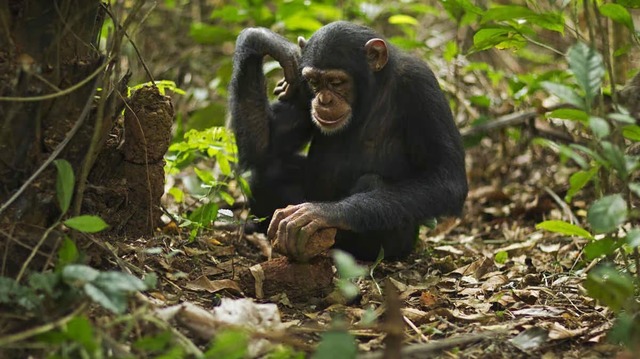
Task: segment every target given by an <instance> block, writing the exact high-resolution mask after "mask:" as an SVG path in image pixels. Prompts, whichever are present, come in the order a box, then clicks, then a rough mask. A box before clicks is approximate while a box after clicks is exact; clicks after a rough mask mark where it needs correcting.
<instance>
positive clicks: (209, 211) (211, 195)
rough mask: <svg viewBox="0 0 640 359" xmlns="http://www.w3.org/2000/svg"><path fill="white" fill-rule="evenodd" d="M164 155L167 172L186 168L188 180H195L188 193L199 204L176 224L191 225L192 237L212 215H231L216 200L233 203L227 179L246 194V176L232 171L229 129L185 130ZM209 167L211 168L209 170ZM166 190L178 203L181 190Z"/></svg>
mask: <svg viewBox="0 0 640 359" xmlns="http://www.w3.org/2000/svg"><path fill="white" fill-rule="evenodd" d="M165 158H166V160H167V165H166V167H165V170H166V172H167V173H168V174H174V175H175V174H178V173H179V172H180V171H185V170H186V169H190V170H192V171H193V173H194V175H195V176H192V177H190V178H191V180H192V181H191V182H193V180H195V182H196V183H197V184H196V185H195V186H193V185H192V186H191V192H190V195H191V196H192V197H194V198H195V199H196V200H197V202H198V204H199V205H198V206H197V207H196V208H195V209H194V210H193V211H192V212H191V213H190V214H188V215H186V216H184V217H183V218H182V219H181V220H182V222H181V224H180V225H181V226H183V227H188V228H190V229H191V237H192V238H193V237H195V235H196V234H197V233H198V232H199V231H200V230H201V229H203V228H206V227H207V226H209V225H210V224H211V223H212V222H213V221H215V220H216V219H219V218H222V219H227V220H230V219H231V218H232V216H231V215H229V214H228V213H227V212H225V211H221V210H219V203H220V201H223V202H224V203H226V204H227V205H229V206H231V205H233V204H234V203H235V198H234V196H233V193H232V189H231V188H230V185H231V181H233V182H234V183H236V184H237V185H238V186H239V188H240V190H241V191H242V193H244V194H247V195H250V190H249V185H248V183H247V181H246V179H245V178H244V177H242V176H240V175H238V174H237V173H236V172H235V171H233V167H234V166H235V164H236V163H237V161H238V159H237V155H236V147H235V140H234V138H233V134H232V133H231V131H230V130H229V129H227V128H225V127H211V128H208V129H206V130H203V131H198V130H189V131H187V132H186V133H185V134H184V138H183V140H182V141H178V142H175V143H173V144H172V145H171V146H170V147H169V154H168V155H167V156H166V157H165ZM209 167H213V168H215V169H214V170H210V169H209ZM214 173H215V174H214ZM169 194H170V195H171V196H172V197H173V198H174V200H175V201H176V202H178V203H181V202H183V201H184V198H185V193H184V191H183V190H182V189H180V188H179V187H176V186H174V187H172V188H171V189H170V190H169Z"/></svg>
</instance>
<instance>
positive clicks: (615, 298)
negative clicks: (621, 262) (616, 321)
mask: <svg viewBox="0 0 640 359" xmlns="http://www.w3.org/2000/svg"><path fill="white" fill-rule="evenodd" d="M584 287H585V288H586V289H587V293H588V294H589V296H591V297H592V298H595V299H597V300H599V301H600V302H601V303H602V304H604V305H606V306H607V307H609V308H610V309H611V310H613V311H614V312H618V311H620V310H621V309H622V308H625V307H626V305H627V303H629V302H630V301H633V298H634V289H633V280H632V279H631V277H630V276H629V275H628V274H626V273H621V272H619V271H617V270H616V269H615V268H612V267H609V266H600V267H596V268H594V269H593V270H592V271H591V272H589V275H587V280H585V282H584Z"/></svg>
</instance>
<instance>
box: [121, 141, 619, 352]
mask: <svg viewBox="0 0 640 359" xmlns="http://www.w3.org/2000/svg"><path fill="white" fill-rule="evenodd" d="M497 147H498V146H496V145H493V144H491V143H490V144H488V145H487V144H481V145H480V146H478V147H476V148H473V149H471V150H469V151H468V154H467V158H468V162H472V167H471V168H475V169H476V170H471V171H470V173H469V176H470V183H471V184H472V188H471V190H470V193H469V199H468V201H467V204H466V208H465V214H464V217H463V218H462V219H461V220H460V219H444V220H442V221H441V222H440V223H439V225H438V227H437V228H436V229H435V230H427V229H423V230H422V231H421V234H420V238H419V241H418V243H417V247H416V251H415V253H414V254H412V255H411V256H410V257H409V258H408V259H406V260H403V261H395V262H382V263H380V264H378V265H377V266H376V267H375V269H374V270H373V271H372V273H373V277H371V276H365V277H362V278H360V279H359V280H357V281H356V284H357V286H358V288H359V289H360V295H359V296H358V297H357V299H356V300H355V301H352V302H346V301H344V300H342V301H341V300H339V299H337V300H336V299H335V298H332V294H330V295H328V296H326V297H309V298H306V300H296V301H291V300H290V298H288V296H287V295H286V294H283V293H279V294H277V295H273V296H271V297H267V298H264V299H261V300H259V301H256V300H255V299H242V298H243V293H242V290H241V287H240V285H239V283H238V275H239V273H240V272H241V271H243V270H247V269H248V268H251V267H252V266H254V265H256V264H259V263H261V262H264V261H265V260H267V257H268V256H269V255H270V253H271V251H270V250H269V248H268V246H265V243H266V242H265V241H264V239H260V238H259V236H257V237H256V235H255V234H251V235H247V236H242V237H239V236H238V234H239V233H241V231H238V230H228V229H221V230H217V229H213V230H210V231H207V232H205V233H203V234H202V235H200V236H198V237H196V240H195V241H193V242H190V241H189V240H188V236H187V235H186V234H178V235H173V234H163V235H160V236H158V237H155V238H152V239H148V240H146V242H145V240H138V241H135V242H129V243H127V244H121V245H120V248H121V249H122V251H121V253H122V257H123V259H125V260H127V261H129V262H131V263H132V264H134V265H136V266H140V267H144V268H146V269H147V270H153V271H156V272H157V273H158V274H159V277H160V278H161V281H160V282H161V284H160V285H159V288H158V289H157V291H155V292H152V293H150V295H149V297H150V299H153V300H154V303H155V304H154V305H155V306H156V307H157V308H160V309H158V311H159V312H162V311H167V310H169V309H170V308H174V310H175V308H177V307H179V308H181V309H180V311H178V312H179V313H182V314H181V315H187V316H195V317H197V318H199V319H197V320H195V319H193V318H191V317H189V318H191V319H187V320H178V319H176V318H178V317H179V316H178V314H175V316H174V317H173V319H172V320H171V322H172V323H174V325H176V326H177V327H181V328H182V329H184V330H187V332H188V333H190V334H188V335H189V336H194V337H196V338H202V337H203V330H204V331H205V332H204V333H206V335H205V336H209V337H210V336H213V335H215V334H216V333H217V332H218V331H220V330H221V328H226V327H227V324H225V325H222V326H220V325H214V324H213V323H217V322H218V320H217V319H214V317H213V315H214V313H216V311H218V310H219V309H218V308H220V306H221V305H222V304H221V303H224V305H225V306H227V305H231V306H232V307H233V306H238V307H239V308H243V309H242V310H239V309H238V310H231V311H230V312H229V317H230V318H232V319H230V323H232V324H229V325H228V326H230V327H235V326H242V327H245V328H247V329H248V330H249V331H250V332H251V333H253V334H252V337H253V338H258V339H260V343H270V345H272V346H273V345H277V344H282V343H285V344H287V345H290V346H292V347H294V348H295V349H297V350H302V351H307V352H308V351H313V350H314V348H315V347H316V345H317V344H318V343H319V341H320V338H321V333H329V332H330V330H331V329H332V328H333V325H334V324H335V320H336V319H335V318H336V315H339V316H340V318H341V321H340V322H341V323H342V324H341V325H342V326H343V327H344V328H346V329H347V330H348V331H349V332H350V333H351V334H352V335H353V336H354V337H355V338H356V340H357V344H358V349H359V352H360V353H361V354H362V355H364V354H367V353H369V354H368V355H370V356H371V357H376V356H377V355H379V354H380V353H382V352H381V351H382V350H383V349H384V346H385V345H384V343H385V340H384V338H385V337H387V336H388V335H389V333H390V332H389V330H390V329H389V328H388V327H387V326H386V324H384V320H385V319H384V318H386V317H387V314H386V313H387V308H386V307H387V304H386V303H387V302H386V300H385V298H384V293H385V292H386V291H387V290H388V288H389V286H393V287H394V288H395V289H394V290H395V291H397V293H398V298H399V315H400V318H402V325H401V328H402V336H401V343H402V347H403V353H405V354H406V353H412V352H413V354H407V355H409V357H412V356H411V355H413V356H415V355H417V356H415V357H421V355H425V353H427V354H428V356H429V357H451V356H460V357H474V358H519V357H522V358H528V357H531V356H534V357H545V358H556V357H557V358H564V357H583V356H587V357H610V356H613V355H615V353H616V352H617V351H618V349H619V348H618V347H616V346H613V345H610V344H608V343H607V341H606V332H607V330H608V329H609V328H610V326H611V322H612V319H613V317H612V314H611V313H610V312H609V311H608V310H607V309H606V308H605V307H602V306H599V305H597V303H596V302H595V301H594V300H593V299H591V298H589V297H587V296H585V295H584V289H583V288H582V286H581V283H582V281H583V280H584V278H585V273H586V272H587V270H586V269H588V268H590V265H589V263H585V262H584V259H583V257H582V251H581V249H582V247H583V246H584V244H585V243H586V242H585V241H584V240H583V239H579V238H574V237H567V236H560V235H557V234H550V233H547V232H544V231H539V230H536V229H535V225H536V223H539V222H540V221H542V220H546V219H560V218H562V216H563V215H564V211H565V209H564V208H562V206H560V205H558V204H557V203H556V202H555V201H554V199H553V196H551V195H549V193H550V192H551V193H561V192H562V191H566V188H563V186H562V185H560V186H559V185H557V184H556V183H566V181H565V182H563V181H562V180H561V178H560V180H558V178H557V177H558V174H557V173H555V172H554V171H555V170H556V169H557V165H556V164H555V163H554V161H555V159H553V157H552V156H549V155H548V154H547V153H545V152H544V150H541V149H537V148H527V149H524V150H523V149H522V148H521V147H514V148H512V149H511V150H512V151H525V152H526V153H525V154H526V158H527V160H526V161H524V160H523V161H514V162H512V163H508V161H495V160H493V159H492V158H495V157H492V156H491V155H490V154H487V152H489V153H490V152H495V151H498V150H499V149H497ZM483 152H484V153H483ZM521 156H525V155H521ZM503 157H505V158H508V157H509V156H506V155H503ZM478 168H482V169H483V171H479V170H477V169H478ZM576 202H577V203H578V204H579V203H580V201H576ZM574 203H575V202H574ZM579 209H580V208H578V209H577V210H578V211H579ZM574 210H576V209H575V208H574ZM578 211H576V212H578ZM144 248H161V249H162V251H161V253H159V252H157V250H156V251H152V253H145V252H144V251H143V250H140V249H144ZM125 249H126V250H125ZM496 258H501V259H500V260H499V261H498V260H496ZM363 264H366V265H370V266H372V265H373V264H372V263H363ZM298 299H299V298H298ZM260 302H262V303H272V306H271V307H269V308H271V309H270V310H271V311H272V314H271V315H273V318H275V317H276V316H277V318H278V321H279V320H281V324H282V325H281V326H278V327H277V328H276V327H270V329H269V330H270V331H273V333H279V334H273V333H272V334H271V335H269V337H268V338H267V339H265V337H264V335H262V334H260V333H263V332H264V330H265V328H263V327H261V324H257V322H255V321H252V320H251V319H249V317H247V315H249V316H250V315H251V314H250V313H254V314H255V313H258V312H259V310H258V309H257V308H259V306H260V305H262V304H258V303H260ZM176 303H182V304H176ZM162 308H164V309H162ZM185 308H190V309H185ZM178 312H177V313H178ZM194 313H195V314H194ZM198 313H199V314H198ZM205 313H206V314H205ZM256 315H257V317H259V315H258V314H256ZM367 315H370V316H372V317H373V318H377V319H375V320H374V323H373V325H371V324H363V322H364V319H365V317H366V316H367ZM257 317H256V316H253V317H251V318H253V319H255V318H257ZM203 318H204V319H203ZM167 319H168V318H167ZM273 320H274V321H276V320H275V319H273ZM198 323H200V324H198ZM203 323H205V324H203ZM332 323H334V324H332ZM194 326H199V327H197V328H194ZM203 327H204V328H205V329H202V328H203ZM261 345H262V344H261ZM264 345H267V344H264ZM267 347H269V345H267ZM264 348H265V347H262V346H260V349H259V350H257V349H256V350H254V349H252V351H251V353H252V354H254V355H258V354H256V353H263V352H264V350H266V349H264ZM416 353H417V354H416Z"/></svg>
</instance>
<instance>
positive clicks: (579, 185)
mask: <svg viewBox="0 0 640 359" xmlns="http://www.w3.org/2000/svg"><path fill="white" fill-rule="evenodd" d="M598 170H599V167H593V168H591V169H589V170H586V171H578V172H575V173H574V174H572V175H571V177H569V190H568V191H567V195H566V196H565V200H566V201H567V202H570V201H571V199H572V198H573V196H575V195H576V194H577V193H578V192H579V191H580V190H581V189H583V188H584V186H586V185H587V183H589V182H590V181H591V179H593V177H594V176H595V175H596V173H598Z"/></svg>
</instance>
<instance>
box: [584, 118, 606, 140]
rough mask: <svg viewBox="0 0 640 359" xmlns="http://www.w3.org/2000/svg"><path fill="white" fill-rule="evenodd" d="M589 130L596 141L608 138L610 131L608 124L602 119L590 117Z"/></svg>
mask: <svg viewBox="0 0 640 359" xmlns="http://www.w3.org/2000/svg"><path fill="white" fill-rule="evenodd" d="M589 128H591V131H593V134H594V135H596V137H597V138H598V139H601V138H603V137H607V136H609V134H610V133H611V130H610V129H609V123H608V122H607V120H605V119H604V118H602V117H597V116H590V117H589Z"/></svg>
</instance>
